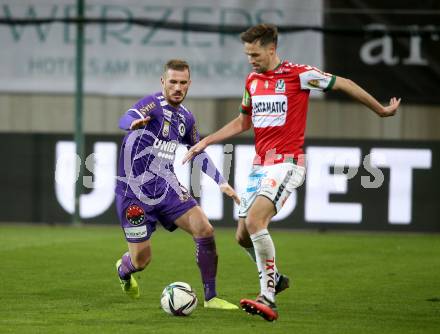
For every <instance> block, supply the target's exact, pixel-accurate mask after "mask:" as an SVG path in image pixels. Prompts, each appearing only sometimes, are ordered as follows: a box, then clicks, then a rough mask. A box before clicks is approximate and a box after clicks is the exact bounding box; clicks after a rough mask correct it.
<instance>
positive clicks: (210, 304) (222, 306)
mask: <svg viewBox="0 0 440 334" xmlns="http://www.w3.org/2000/svg"><path fill="white" fill-rule="evenodd" d="M203 306H204V307H205V308H214V309H218V310H238V306H237V305H234V304H232V303H230V302H228V301H226V300H224V299H220V298H218V297H214V298H211V299H210V300H208V301H206V300H205V302H204V303H203Z"/></svg>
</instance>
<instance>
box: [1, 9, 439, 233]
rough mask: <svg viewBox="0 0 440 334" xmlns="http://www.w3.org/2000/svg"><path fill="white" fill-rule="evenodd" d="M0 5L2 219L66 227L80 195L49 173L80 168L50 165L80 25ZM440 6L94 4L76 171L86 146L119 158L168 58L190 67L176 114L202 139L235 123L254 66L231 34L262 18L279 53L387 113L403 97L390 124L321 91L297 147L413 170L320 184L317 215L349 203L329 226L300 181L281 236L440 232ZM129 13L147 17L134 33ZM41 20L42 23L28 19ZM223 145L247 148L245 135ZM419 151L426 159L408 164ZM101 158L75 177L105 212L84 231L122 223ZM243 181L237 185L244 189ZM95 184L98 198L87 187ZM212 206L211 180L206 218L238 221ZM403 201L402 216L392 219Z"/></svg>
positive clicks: (65, 138) (66, 15)
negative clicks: (364, 95) (122, 123)
mask: <svg viewBox="0 0 440 334" xmlns="http://www.w3.org/2000/svg"><path fill="white" fill-rule="evenodd" d="M0 8H1V15H0V17H1V23H2V24H1V25H0V39H1V41H2V48H1V50H0V56H1V59H2V61H1V64H0V73H1V76H0V131H1V133H0V138H1V140H0V154H1V156H2V157H3V158H2V165H1V173H0V183H1V184H2V192H1V194H0V206H1V209H2V210H0V212H1V213H0V221H3V222H35V223H49V224H53V223H67V222H69V221H71V213H72V210H73V195H72V192H73V191H74V187H73V186H72V184H70V185H69V182H67V186H66V187H65V188H62V190H60V189H58V190H57V187H56V182H55V180H56V178H57V174H56V168H57V166H58V167H60V170H61V172H62V174H60V175H61V176H60V175H58V176H59V177H60V179H58V180H61V179H62V180H66V178H67V179H69V177H71V176H72V175H74V172H75V170H74V168H73V167H72V166H74V165H72V163H73V161H74V160H72V159H71V158H66V159H64V160H63V159H62V160H57V153H56V149H57V144H60V143H61V144H63V143H64V144H65V145H64V146H63V147H64V148H65V149H66V150H67V151H65V152H64V153H63V154H64V157H65V155H66V154H69V153H68V152H71V153H72V154H73V152H74V150H75V149H74V147H73V146H71V145H72V143H68V142H69V141H71V142H72V141H73V140H74V139H73V133H74V129H75V103H74V102H75V41H76V38H75V24H74V23H72V22H69V19H72V18H74V17H75V11H76V6H75V2H74V1H68V0H63V1H49V0H44V1H37V2H35V1H19V2H18V1H12V0H11V1H7V0H3V1H1V7H0ZM396 8H398V9H396ZM438 10H439V5H438V4H437V3H436V2H434V1H423V2H419V3H418V4H414V3H410V2H408V3H405V2H404V3H402V2H401V1H388V2H386V3H382V2H381V1H357V2H353V1H307V2H302V1H287V0H286V1H276V2H274V3H272V4H271V5H270V6H269V5H268V4H267V2H266V1H250V0H247V1H245V0H244V1H239V0H229V1H222V2H212V3H209V4H207V3H206V2H205V1H179V2H177V3H176V2H175V1H150V2H148V5H146V4H145V3H144V2H142V1H133V0H132V1H125V2H124V3H123V4H122V3H121V2H120V1H98V0H95V1H87V5H86V7H85V17H86V18H95V19H96V21H97V22H95V23H90V24H86V25H85V45H84V46H85V50H84V53H85V60H84V70H85V74H84V100H83V120H82V121H83V128H84V133H85V143H86V146H85V147H86V150H85V155H84V159H83V160H85V158H86V157H87V156H89V155H90V154H92V153H93V152H95V144H99V143H101V144H102V143H104V144H105V143H107V144H108V145H107V148H108V149H109V150H110V151H108V152H113V153H112V154H113V155H111V156H112V157H114V156H115V154H116V153H115V149H117V147H118V144H119V141H120V139H121V138H122V135H123V133H122V132H121V131H120V130H118V129H117V123H118V119H119V117H120V115H121V114H122V113H123V112H124V111H125V110H126V109H127V108H128V107H129V106H130V105H131V104H132V103H133V102H134V101H136V99H137V98H139V97H141V96H142V95H143V94H147V93H149V92H154V91H157V90H159V89H160V85H159V76H160V73H161V66H162V64H163V62H165V61H166V60H167V59H169V58H171V57H182V58H186V59H188V60H189V61H190V63H191V65H192V66H193V67H192V79H193V85H192V87H191V89H190V91H189V95H188V98H187V100H186V103H185V105H186V106H188V107H189V108H190V109H191V110H192V111H193V112H194V113H195V115H196V117H197V119H198V123H199V129H200V131H201V133H202V135H206V134H209V133H211V132H212V131H214V130H216V129H218V128H219V127H221V126H222V125H223V124H225V123H226V122H227V121H229V120H231V119H232V118H233V117H235V116H236V114H237V112H238V105H239V103H240V97H241V93H242V87H243V82H244V78H245V75H246V73H247V71H248V70H249V67H248V66H247V64H246V57H245V56H244V55H243V54H242V46H241V43H240V42H239V40H238V37H237V36H238V35H237V33H236V31H240V28H244V27H246V26H249V25H251V24H255V23H258V22H262V21H269V22H273V23H275V24H277V25H279V26H280V31H281V37H280V53H281V55H282V56H283V57H286V58H287V59H289V60H292V61H294V62H298V63H307V64H310V65H314V66H317V67H319V68H321V69H323V70H325V71H327V72H330V73H334V74H337V75H340V76H344V77H348V78H351V79H353V80H354V81H356V82H357V83H358V84H360V85H361V86H362V87H364V88H366V89H367V90H368V91H369V92H371V93H372V94H373V95H374V96H376V97H377V98H378V99H380V100H381V101H383V102H384V103H385V102H386V101H387V99H388V98H390V97H392V96H398V97H402V100H403V101H402V107H401V108H400V110H399V112H398V114H397V115H396V116H395V117H393V118H389V119H380V118H378V117H376V116H375V115H374V114H373V113H371V112H370V111H368V110H366V108H364V107H363V106H361V105H359V104H357V103H353V102H352V101H350V100H347V99H345V98H344V97H342V96H339V95H338V94H335V93H329V94H327V95H325V96H324V95H319V94H318V95H314V96H313V98H312V99H311V101H310V106H309V110H310V112H309V114H308V125H307V136H308V138H309V139H308V140H307V142H306V148H309V147H310V148H323V147H324V148H328V149H330V150H331V149H332V148H335V147H337V148H348V149H354V150H355V151H356V150H360V152H361V154H360V159H361V160H360V163H362V161H363V159H364V157H365V156H366V155H367V154H368V153H370V152H371V151H372V150H374V149H378V148H381V149H398V150H402V151H399V152H398V153H399V154H400V158H401V160H402V161H405V159H407V161H406V162H403V163H402V164H403V165H402V166H406V167H408V166H409V165H411V166H412V167H411V168H410V169H409V170H410V172H409V174H408V173H406V174H405V171H406V172H408V169H405V168H404V167H402V168H403V169H402V168H400V169H399V166H398V164H397V165H394V166H393V168H394V169H390V168H388V167H386V166H385V167H382V168H381V170H382V171H383V173H384V176H385V179H384V183H383V186H381V187H379V188H377V189H374V190H371V189H368V190H367V189H364V188H363V187H362V186H361V177H362V176H368V175H369V174H368V171H366V170H365V168H361V169H360V170H359V172H358V173H357V175H356V176H355V177H353V178H351V179H349V178H347V179H346V182H343V183H345V186H344V185H342V188H344V187H345V189H342V190H341V189H339V190H338V189H329V190H328V191H327V193H324V194H323V195H322V194H321V195H322V196H328V198H327V199H324V200H322V201H321V204H322V203H324V204H329V205H330V206H333V208H334V209H335V210H336V209H337V207H338V205H343V206H341V207H340V208H339V209H337V210H342V211H337V212H341V213H344V212H346V211H347V210H348V211H350V210H355V211H356V212H357V213H355V214H354V215H353V216H350V215H349V217H348V218H345V220H344V219H343V218H340V217H339V216H340V215H339V214H337V213H336V214H334V213H333V215H330V212H331V211H332V209H331V208H328V207H327V210H328V211H326V209H325V208H323V207H322V206H319V203H318V204H316V203H315V204H316V205H315V206H313V203H312V202H313V201H316V198H314V197H313V196H309V197H310V198H308V197H307V192H308V191H309V190H310V191H311V193H310V194H312V190H313V189H312V188H309V186H308V185H307V184H306V185H304V186H303V187H302V188H301V189H300V190H299V191H298V193H297V194H296V197H295V203H292V204H291V207H290V209H289V210H290V211H289V212H288V213H287V214H285V215H284V217H283V218H282V219H281V220H282V221H281V222H280V223H279V224H276V226H278V227H293V228H295V227H296V228H319V229H329V228H330V229H331V228H334V229H357V230H363V229H366V230H383V229H390V230H408V231H439V230H440V223H439V218H440V209H439V208H438V202H439V199H440V194H439V190H438V187H437V186H436V185H438V184H439V179H440V167H439V162H440V161H439V155H440V144H439V139H440V131H439V130H438V127H439V124H440V110H439V107H438V106H439V103H440V88H439V87H440V86H439V85H438V82H440V81H439V79H440V66H439V59H440V57H439V56H440V54H439V53H440V52H439V50H440V48H439V47H438V46H439V43H440V42H439V38H440V37H439V28H438ZM135 18H144V19H145V18H146V19H147V20H146V21H144V22H143V25H142V24H139V22H137V23H136V22H135V21H134V20H133V19H135ZM20 19H22V20H24V21H26V22H23V21H22V22H19V20H20ZM43 19H46V20H48V21H47V22H46V23H44V22H40V23H41V24H36V22H35V21H38V20H43ZM112 19H113V20H121V21H122V22H119V23H116V22H111V20H112ZM14 20H16V22H15V23H14ZM17 20H18V21H17ZM106 20H107V22H106ZM148 20H150V22H149V21H148ZM32 21H34V22H32ZM43 21H44V20H43ZM151 22H153V23H151ZM24 23H26V24H24ZM206 31H210V32H206ZM229 143H232V144H234V145H252V139H251V132H249V133H247V134H244V135H243V136H241V137H240V138H239V139H236V140H233V141H230V142H229ZM61 144H60V145H61ZM104 146H105V145H104ZM237 147H238V146H234V150H233V153H232V157H233V160H232V170H231V173H230V181H231V182H232V183H234V182H235V181H237V180H236V179H237V178H238V176H237V175H236V172H237V168H236V165H237V164H244V165H245V163H244V162H242V161H238V159H241V157H236V156H235V153H234V152H236V151H237ZM248 147H249V146H248ZM215 149H216V150H220V151H216V152H217V153H218V152H221V151H222V149H223V147H216V148H215ZM69 150H70V151H69ZM66 152H67V153H66ZM106 152H107V151H106ZM109 154H110V153H109ZM412 154H415V155H412ZM418 154H421V156H422V157H423V159H422V158H420V159H422V160H423V162H420V161H417V160H418V159H419V156H418ZM219 155H221V154H219ZM355 156H356V152H355ZM58 157H59V156H58ZM69 159H70V160H69ZM94 159H95V160H93V159H90V161H89V162H90V164H89V165H88V166H87V168H85V169H84V171H85V174H84V176H85V177H86V179H87V180H88V181H84V184H85V185H86V186H85V187H83V188H82V189H81V192H82V193H83V195H82V197H83V199H84V206H86V205H88V206H96V207H97V208H98V209H96V210H95V211H96V212H95V213H93V210H92V209H91V210H92V211H91V213H90V212H89V214H83V217H82V218H83V219H82V220H83V222H85V223H114V224H115V223H117V221H116V216H115V213H114V205H113V204H112V198H108V196H107V199H105V196H102V194H104V193H106V194H107V195H108V194H109V193H111V191H110V192H109V191H108V189H107V188H106V186H107V187H108V186H109V185H111V181H109V182H102V180H103V179H101V182H98V180H97V178H98V175H95V172H96V174H97V173H98V166H97V165H96V166H95V165H94V162H93V161H95V163H97V164H99V163H101V167H102V166H104V167H102V168H104V169H101V172H100V173H101V174H100V175H102V173H104V174H105V175H106V176H107V177H111V175H109V173H108V171H109V170H110V171H111V170H112V169H111V168H113V167H111V166H112V164H113V166H114V164H115V163H116V160H99V159H98V158H97V157H96V156H94ZM408 160H409V161H410V163H409V165H408ZM414 161H416V162H414ZM419 162H420V163H419ZM220 163H221V160H220ZM106 164H107V165H106ZM105 166H110V167H109V168H110V169H107V174H106V172H105V171H104V172H102V171H103V170H105V168H106V167H105ZM60 170H59V171H60ZM69 173H70V174H69ZM332 173H334V171H333V170H332V171H331V172H330V174H332ZM391 173H395V174H394V175H395V177H396V179H395V180H394V181H393V182H397V183H395V185H396V184H397V185H401V184H404V185H405V187H404V188H405V189H404V190H402V191H404V192H405V194H406V195H405V196H402V193H401V192H399V189H400V188H399V186H398V187H397V188H396V189H397V190H396V189H395V190H394V191H393V192H391V191H390V188H391V186H390V184H391ZM309 176H310V172H309ZM408 178H409V179H408ZM105 180H108V179H105ZM93 181H95V184H94V185H92V183H93ZM87 182H89V183H87ZM91 182H92V183H91ZM187 182H189V179H188V180H187ZM60 183H63V182H60ZM87 184H88V185H87ZM240 184H242V183H240V182H237V183H235V185H236V186H237V187H238V188H239V187H240ZM99 186H102V188H101V189H100V192H99V191H98V190H99V189H96V188H98V187H99ZM94 190H96V191H95V192H94ZM63 191H64V195H63V194H61V195H60V192H63ZM69 192H70V193H69ZM391 193H392V194H394V196H395V197H392V196H391V195H390V194H391ZM92 195H94V196H92ZM211 195H212V196H214V197H215V199H214V201H211V200H207V199H205V204H203V203H204V202H203V196H211ZM87 196H88V197H87ZM100 196H101V197H100ZM218 196H219V194H218V193H216V190H215V189H214V187H213V186H212V185H209V184H208V185H206V190H205V192H202V198H201V200H202V204H203V206H204V208H205V210H207V211H208V212H211V211H212V214H210V218H211V220H212V221H213V223H214V225H221V226H225V225H226V226H233V225H234V224H235V223H234V217H233V208H232V204H231V203H229V201H224V202H223V200H221V201H220V202H219V200H218ZM408 196H409V197H408ZM401 197H405V198H403V199H402V198H401ZM86 202H87V203H88V204H87V203H86ZM100 202H107V203H110V204H109V205H104V204H102V203H101V207H102V208H100ZM213 203H215V205H213ZM310 203H312V204H310ZM393 203H394V204H393ZM399 203H400V204H401V205H403V206H404V207H402V208H400V209H399ZM344 205H345V206H344ZM408 205H410V208H409V210H408ZM213 206H215V207H213ZM353 206H357V208H354V207H353ZM359 206H361V209H360V211H359ZM391 207H393V208H394V210H395V211H396V210H397V211H399V210H400V211H405V210H406V211H407V214H406V216H405V217H404V218H401V219H400V218H397V220H396V219H394V220H393V218H392V217H391V216H392V214H391V213H390V211H391V209H390V208H391ZM219 209H220V211H221V212H220V213H219ZM314 210H317V211H320V210H322V214H315V215H314V214H313V211H314ZM307 212H312V214H311V215H310V214H308V213H307ZM327 212H329V215H328V216H326V214H327ZM359 212H360V213H359ZM408 212H409V218H408ZM359 214H360V218H359ZM350 217H356V218H350Z"/></svg>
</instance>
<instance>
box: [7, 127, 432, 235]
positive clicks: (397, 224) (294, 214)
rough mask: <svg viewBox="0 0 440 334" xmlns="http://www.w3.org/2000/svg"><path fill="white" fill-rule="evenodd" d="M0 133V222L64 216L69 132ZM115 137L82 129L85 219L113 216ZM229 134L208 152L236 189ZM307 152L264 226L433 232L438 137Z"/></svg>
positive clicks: (244, 146) (249, 149)
mask: <svg viewBox="0 0 440 334" xmlns="http://www.w3.org/2000/svg"><path fill="white" fill-rule="evenodd" d="M0 139H1V140H0V154H1V156H2V163H1V164H0V169H1V172H0V182H1V185H2V191H1V192H0V221H1V222H32V223H49V224H56V223H68V222H70V221H71V216H70V212H71V211H72V210H73V189H74V181H75V175H74V171H75V168H74V166H75V165H74V164H75V163H76V162H79V160H78V159H77V158H76V157H75V146H74V143H73V142H72V139H71V137H70V136H66V135H39V134H37V135H26V134H1V135H0ZM120 141H121V137H120V136H114V135H113V136H110V135H103V136H96V135H93V136H87V137H86V160H85V166H86V168H85V175H84V178H83V185H84V189H83V198H82V199H81V205H82V212H81V214H82V216H83V220H84V222H85V223H86V224H87V223H105V224H107V223H111V224H117V223H118V222H117V218H116V214H115V205H114V192H113V190H114V184H115V177H114V176H115V174H116V163H117V158H118V154H119V153H118V151H119V144H120ZM230 143H231V144H232V146H231V145H230V147H229V148H228V149H227V150H226V151H227V153H226V154H222V152H223V151H224V146H223V145H217V146H213V147H212V149H213V151H211V152H212V153H211V155H212V157H213V159H214V161H217V162H216V163H217V165H218V166H220V168H221V166H223V168H224V170H223V173H226V172H228V173H229V182H230V183H231V184H233V185H234V186H235V187H236V189H237V190H240V189H242V188H243V187H245V185H246V176H247V172H248V170H249V167H250V161H251V158H252V154H253V145H252V141H251V140H236V141H231V142H230ZM305 151H306V157H307V176H306V180H305V181H304V184H303V185H302V186H301V187H300V188H299V189H297V191H296V192H294V193H293V194H292V195H291V198H290V199H289V201H287V202H286V205H285V207H284V208H283V210H284V211H281V212H280V213H279V215H278V216H276V217H275V220H276V221H274V222H273V223H272V224H271V227H272V228H276V227H280V228H301V229H304V228H309V229H344V230H394V231H425V232H428V231H437V232H438V231H440V206H439V202H440V189H439V187H438V185H439V184H440V142H437V141H436V142H433V141H426V142H425V141H420V142H419V141H417V142H416V141H370V140H356V141H354V140H313V139H311V140H308V141H307V142H306V146H305ZM180 157H181V155H180V156H179V155H178V157H177V158H176V163H177V164H176V166H177V168H176V169H178V170H179V172H180V171H182V170H183V169H185V168H186V169H187V170H186V172H187V173H186V174H185V173H183V174H181V175H190V173H189V172H188V171H189V169H190V167H189V166H185V167H181V166H180V160H179V159H181V158H180ZM219 159H220V160H219ZM178 165H179V166H178ZM226 174H227V173H226ZM178 175H179V174H178ZM181 175H179V179H180V178H181V177H182V176H181ZM183 178H185V176H183ZM189 181H190V180H189V179H187V180H182V179H181V182H182V183H184V184H185V183H186V184H187V185H188V187H190V184H191V185H192V191H193V193H195V194H199V191H198V190H197V189H195V188H194V185H195V184H197V182H191V183H190V182H189ZM235 181H237V182H235ZM202 184H204V183H202ZM205 186H206V185H205ZM208 187H210V188H206V189H208V190H206V189H205V191H204V190H203V189H202V192H201V197H200V198H199V200H200V203H201V205H202V207H203V208H204V210H205V212H206V213H207V215H208V217H209V218H210V220H211V221H212V222H213V224H214V225H216V226H235V224H236V223H235V221H236V218H235V217H234V212H235V211H234V208H233V205H232V202H231V201H230V200H229V199H225V198H223V197H222V196H221V195H220V194H217V193H216V192H217V191H218V190H217V186H216V185H215V183H213V182H211V184H209V185H208ZM235 213H236V212H235Z"/></svg>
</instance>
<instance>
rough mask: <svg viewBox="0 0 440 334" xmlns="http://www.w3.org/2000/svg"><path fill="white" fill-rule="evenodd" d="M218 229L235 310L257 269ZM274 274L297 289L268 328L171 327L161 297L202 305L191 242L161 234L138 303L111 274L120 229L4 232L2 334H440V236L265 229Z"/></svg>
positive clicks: (239, 323) (195, 322) (252, 321)
mask: <svg viewBox="0 0 440 334" xmlns="http://www.w3.org/2000/svg"><path fill="white" fill-rule="evenodd" d="M234 232H235V231H234V230H232V229H217V230H216V237H217V248H218V252H219V256H220V258H219V272H218V292H219V295H220V296H222V297H224V298H226V299H228V300H230V301H232V302H235V303H238V302H239V300H240V298H244V297H247V298H249V297H250V298H253V297H255V295H256V293H257V292H258V286H259V285H258V279H257V273H256V267H255V265H254V264H253V263H252V262H251V260H250V259H249V257H248V256H247V255H246V254H245V253H244V252H243V251H242V250H241V249H240V247H238V245H236V243H235V241H234ZM272 237H273V239H274V241H275V244H276V247H277V264H278V267H279V269H280V271H282V272H283V273H286V274H288V275H289V276H290V277H291V278H292V279H293V280H294V285H293V286H292V287H291V288H290V289H288V290H286V291H285V292H283V293H282V294H280V295H279V297H278V298H277V304H278V308H279V313H280V319H279V320H278V321H276V322H274V323H269V322H266V321H264V320H263V319H262V318H260V317H256V316H254V317H252V316H249V315H247V314H246V313H245V312H243V311H241V310H238V311H215V310H205V309H203V307H200V305H199V306H198V307H197V309H196V310H195V311H194V313H193V314H192V315H191V316H190V317H184V318H180V317H172V316H169V315H167V314H165V313H164V312H163V311H162V310H161V309H160V308H159V300H160V294H161V292H162V289H163V288H164V287H165V286H166V285H167V284H168V283H171V282H173V281H185V282H188V283H190V284H191V285H192V286H193V287H194V288H195V289H196V292H197V295H198V297H199V300H203V293H202V286H201V282H200V277H199V272H198V269H197V266H196V264H195V261H194V243H193V241H192V239H191V237H190V236H189V235H187V234H186V233H184V232H182V231H176V232H174V233H168V232H166V231H163V230H158V231H157V232H156V233H155V234H154V235H153V238H152V245H153V261H152V263H151V264H150V266H149V267H148V268H147V269H146V270H145V271H144V272H142V273H140V274H136V277H138V282H139V284H140V288H141V298H140V299H139V300H135V301H133V300H130V299H128V298H127V297H125V296H124V295H123V294H122V291H121V289H120V287H119V284H118V282H117V278H116V271H115V268H114V263H115V261H116V259H117V258H118V257H119V256H120V255H121V254H122V253H123V252H124V251H125V248H126V244H125V241H124V240H123V235H122V232H121V231H120V229H119V228H118V227H113V226H112V227H110V226H106V227H99V226H95V227H89V226H88V227H82V228H74V227H58V226H57V227H48V226H33V225H17V226H13V225H0V256H1V257H0V259H1V269H0V333H45V334H46V333H124V334H125V333H167V334H168V333H178V334H181V333H197V334H202V333H203V334H206V333H207V334H209V333H222V334H229V333H240V334H243V333H252V334H254V333H271V334H272V333H286V334H290V333H319V334H323V333H325V334H328V333H335V334H336V333H337V334H341V333H356V334H358V333H381V334H382V333H386V334H389V333H396V334H397V333H398V334H402V333H440V235H423V234H405V233H336V232H331V233H317V232H298V231H296V232H295V231H293V232H290V231H286V230H283V231H281V230H278V231H277V230H272Z"/></svg>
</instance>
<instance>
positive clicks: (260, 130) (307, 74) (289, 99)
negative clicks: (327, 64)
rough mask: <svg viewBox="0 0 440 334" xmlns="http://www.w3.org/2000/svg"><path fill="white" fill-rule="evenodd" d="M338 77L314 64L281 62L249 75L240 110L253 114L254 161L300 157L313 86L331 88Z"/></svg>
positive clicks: (276, 161) (315, 87)
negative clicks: (271, 69)
mask: <svg viewBox="0 0 440 334" xmlns="http://www.w3.org/2000/svg"><path fill="white" fill-rule="evenodd" d="M335 80H336V77H335V76H333V75H331V74H328V73H324V72H322V71H320V70H318V69H317V68H315V67H312V66H308V65H298V64H293V63H290V62H288V61H284V62H282V63H281V64H280V65H279V66H278V67H277V68H276V69H274V70H273V71H267V72H264V73H256V72H252V73H250V74H249V75H248V77H247V79H246V86H245V90H244V94H243V100H242V103H241V112H242V113H244V114H246V115H249V117H252V124H253V126H254V133H255V151H256V154H257V155H256V157H255V160H254V164H271V163H280V162H285V161H286V162H287V161H292V160H293V159H295V160H298V157H299V156H300V155H302V154H303V153H304V152H303V148H302V147H303V145H304V132H305V128H306V115H307V107H308V100H309V94H310V90H321V91H326V90H329V89H331V88H332V86H333V84H334V82H335Z"/></svg>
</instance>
